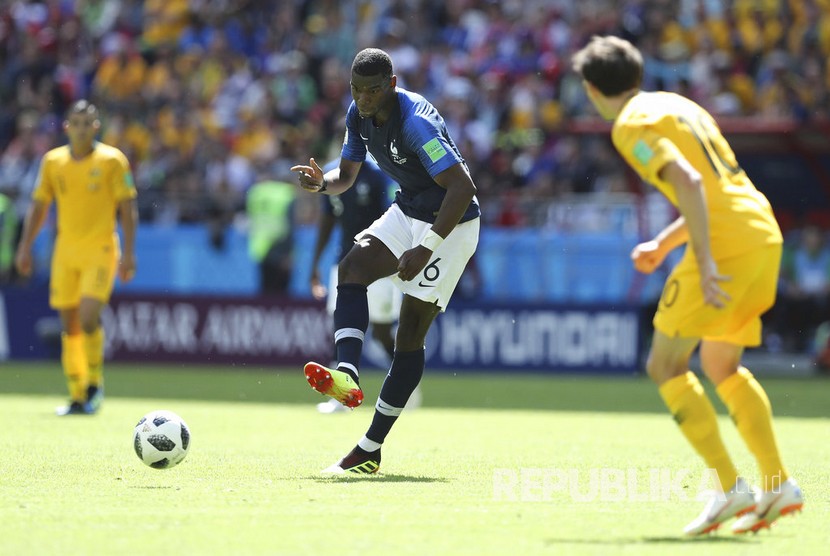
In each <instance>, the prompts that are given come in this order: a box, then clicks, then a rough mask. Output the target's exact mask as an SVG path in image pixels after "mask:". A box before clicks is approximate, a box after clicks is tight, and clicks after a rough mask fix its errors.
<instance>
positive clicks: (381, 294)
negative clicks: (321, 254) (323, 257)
mask: <svg viewBox="0 0 830 556" xmlns="http://www.w3.org/2000/svg"><path fill="white" fill-rule="evenodd" d="M366 296H367V297H368V300H369V322H373V323H376V324H392V323H393V322H397V320H398V315H400V313H401V301H402V300H403V293H402V292H401V290H399V289H398V287H397V286H396V285H395V283H394V282H392V278H391V277H388V276H387V277H386V278H381V279H380V280H376V281H375V282H373V283H371V284H369V287H368V288H367V290H366ZM336 303H337V266H333V267H332V268H331V272H330V273H329V294H328V296H327V297H326V310H327V311H328V313H329V314H330V315H333V314H334V307H335V304H336Z"/></svg>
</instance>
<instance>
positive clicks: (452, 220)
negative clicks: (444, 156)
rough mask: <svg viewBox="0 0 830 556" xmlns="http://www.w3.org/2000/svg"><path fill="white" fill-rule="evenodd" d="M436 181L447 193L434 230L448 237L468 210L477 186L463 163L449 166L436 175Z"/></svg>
mask: <svg viewBox="0 0 830 556" xmlns="http://www.w3.org/2000/svg"><path fill="white" fill-rule="evenodd" d="M435 181H436V183H438V185H440V186H441V187H443V188H444V189H446V190H447V194H446V195H445V196H444V201H443V202H442V203H441V208H440V209H439V210H438V215H437V216H436V217H435V222H434V223H433V224H432V231H434V232H435V233H436V234H438V235H439V236H441V237H442V238H446V237H447V236H448V235H450V232H452V231H453V228H455V226H456V225H457V224H458V222H459V221H460V220H461V217H462V216H464V213H465V212H467V207H469V206H470V201H472V200H473V197H474V196H475V194H476V186H475V184H474V183H473V180H472V178H470V174H468V173H467V170H466V169H465V168H464V167H463V166H462V165H461V164H456V165H455V166H452V167H450V168H447V169H446V170H444V171H443V172H441V173H440V174H438V175H437V176H435Z"/></svg>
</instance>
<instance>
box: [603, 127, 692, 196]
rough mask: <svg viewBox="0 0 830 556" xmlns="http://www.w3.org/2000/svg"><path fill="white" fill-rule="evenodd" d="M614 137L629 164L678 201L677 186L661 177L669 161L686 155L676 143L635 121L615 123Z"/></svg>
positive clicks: (648, 180) (618, 148) (642, 176)
mask: <svg viewBox="0 0 830 556" xmlns="http://www.w3.org/2000/svg"><path fill="white" fill-rule="evenodd" d="M612 139H613V141H614V146H615V147H616V149H617V151H619V153H620V154H621V155H622V156H623V158H625V160H626V162H628V164H629V166H631V167H632V168H633V169H634V171H635V172H637V173H638V174H639V175H640V177H641V178H642V179H643V180H645V181H647V182H649V183H651V184H652V185H654V186H655V187H657V188H658V189H659V190H660V191H661V192H662V193H663V194H664V195H666V196H667V197H668V198H669V200H670V201H671V202H672V203H674V204H676V203H677V198H676V195H675V193H674V187H673V186H672V185H671V184H669V183H668V182H666V181H664V180H662V179H661V178H660V170H662V169H663V167H664V166H665V165H666V164H668V163H669V162H673V161H675V160H681V159H683V158H684V157H683V155H682V154H681V152H680V149H678V148H677V145H675V144H674V143H673V142H672V141H671V139H669V138H668V137H664V136H662V135H660V134H659V133H657V132H655V131H654V130H653V129H652V128H651V127H650V126H648V125H638V124H632V123H623V124H622V125H619V126H616V127H615V128H614V132H613V134H612Z"/></svg>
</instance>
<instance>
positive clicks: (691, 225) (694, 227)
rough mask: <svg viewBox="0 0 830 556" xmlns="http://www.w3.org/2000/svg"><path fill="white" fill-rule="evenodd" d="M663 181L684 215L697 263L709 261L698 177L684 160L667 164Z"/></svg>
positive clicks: (703, 200) (705, 216)
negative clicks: (672, 192)
mask: <svg viewBox="0 0 830 556" xmlns="http://www.w3.org/2000/svg"><path fill="white" fill-rule="evenodd" d="M661 176H662V178H663V179H664V180H666V181H667V182H669V183H671V184H672V185H673V186H674V191H675V195H676V196H677V208H678V210H679V211H680V214H681V215H682V216H683V220H684V223H685V228H686V233H687V234H688V236H687V237H688V238H689V240H691V243H692V249H693V250H694V254H695V258H697V261H698V264H701V265H702V264H703V263H707V262H708V261H709V260H711V257H712V255H711V246H710V244H709V213H708V209H707V208H706V197H705V196H704V192H703V184H702V181H701V178H700V174H699V173H698V172H697V170H695V169H694V168H693V167H692V166H691V164H689V163H688V162H687V161H686V160H683V159H681V160H678V161H674V162H670V163H668V164H666V166H665V168H663V170H662V171H661Z"/></svg>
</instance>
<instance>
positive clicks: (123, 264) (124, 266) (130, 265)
mask: <svg viewBox="0 0 830 556" xmlns="http://www.w3.org/2000/svg"><path fill="white" fill-rule="evenodd" d="M133 276H135V255H133V254H132V253H124V254H123V255H122V256H121V261H120V262H119V263H118V279H119V280H121V282H122V283H124V284H126V283H127V282H129V281H130V280H132V279H133Z"/></svg>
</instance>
